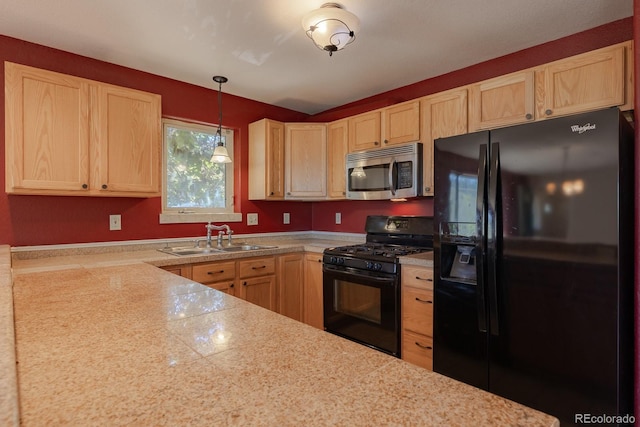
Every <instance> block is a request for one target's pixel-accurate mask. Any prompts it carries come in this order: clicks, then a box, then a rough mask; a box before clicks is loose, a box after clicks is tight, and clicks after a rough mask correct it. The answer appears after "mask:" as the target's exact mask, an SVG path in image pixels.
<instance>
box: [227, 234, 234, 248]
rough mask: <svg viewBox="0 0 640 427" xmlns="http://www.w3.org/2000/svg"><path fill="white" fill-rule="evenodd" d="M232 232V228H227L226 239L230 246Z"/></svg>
mask: <svg viewBox="0 0 640 427" xmlns="http://www.w3.org/2000/svg"><path fill="white" fill-rule="evenodd" d="M232 234H233V230H229V231H228V232H227V240H228V241H229V246H231V235H232Z"/></svg>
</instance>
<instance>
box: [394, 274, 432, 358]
mask: <svg viewBox="0 0 640 427" xmlns="http://www.w3.org/2000/svg"><path fill="white" fill-rule="evenodd" d="M401 289H402V339H401V341H402V347H401V354H402V359H403V360H406V361H407V362H409V363H413V364H414V365H418V366H422V367H423V368H426V369H429V370H433V269H432V268H425V267H418V266H411V265H403V266H402V284H401Z"/></svg>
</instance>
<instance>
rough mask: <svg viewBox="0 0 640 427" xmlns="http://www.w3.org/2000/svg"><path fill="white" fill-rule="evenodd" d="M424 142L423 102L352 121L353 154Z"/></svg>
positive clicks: (371, 112)
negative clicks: (421, 106) (421, 134)
mask: <svg viewBox="0 0 640 427" xmlns="http://www.w3.org/2000/svg"><path fill="white" fill-rule="evenodd" d="M419 140H420V101H418V100H413V101H407V102H402V103H400V104H396V105H392V106H391V107H386V108H381V109H379V110H375V111H370V112H368V113H363V114H358V115H357V116H353V117H350V118H349V152H350V153H353V152H356V151H364V150H371V149H376V148H383V147H386V146H389V145H393V144H403V143H405V142H413V141H419Z"/></svg>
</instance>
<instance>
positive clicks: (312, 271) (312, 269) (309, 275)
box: [303, 254, 324, 329]
mask: <svg viewBox="0 0 640 427" xmlns="http://www.w3.org/2000/svg"><path fill="white" fill-rule="evenodd" d="M303 313H304V316H303V321H304V323H306V324H307V325H311V326H313V327H315V328H318V329H324V313H323V304H322V254H306V255H305V265H304V310H303Z"/></svg>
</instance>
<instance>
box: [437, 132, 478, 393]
mask: <svg viewBox="0 0 640 427" xmlns="http://www.w3.org/2000/svg"><path fill="white" fill-rule="evenodd" d="M488 136H489V135H488V132H480V133H475V134H468V135H461V136H457V137H451V138H444V139H440V140H437V141H436V143H435V148H434V156H435V157H434V164H435V168H434V175H435V176H434V178H435V194H436V195H437V197H436V199H435V202H434V223H435V228H436V233H435V235H434V273H435V292H434V294H435V300H434V332H433V334H434V353H433V367H434V371H436V372H438V373H441V374H444V375H447V376H449V377H451V378H454V379H457V380H459V381H463V382H466V383H468V384H472V385H474V386H476V387H480V388H484V389H486V388H487V386H488V354H487V351H488V350H487V345H488V343H487V323H486V302H485V299H484V291H483V289H484V288H483V285H484V270H483V257H484V246H483V245H484V239H483V235H484V228H485V226H486V224H485V222H486V219H485V216H484V213H483V211H484V209H485V208H484V200H485V199H486V191H485V188H486V179H487V177H486V167H487V156H488V144H487V143H488Z"/></svg>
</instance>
